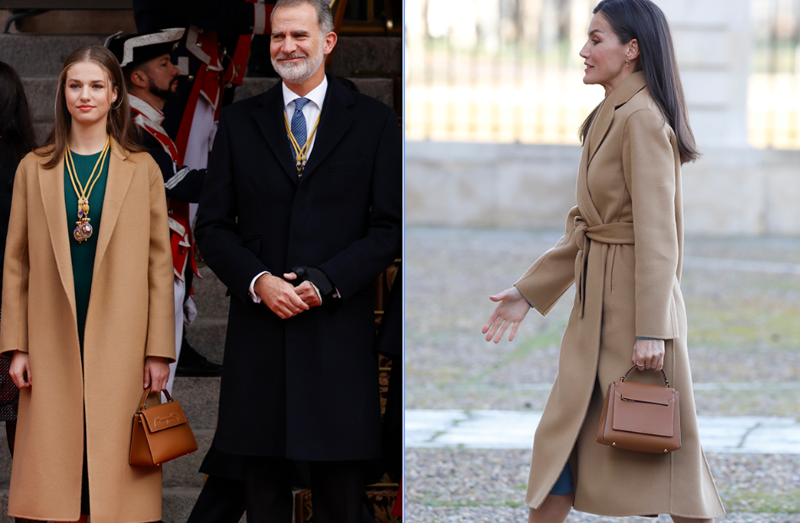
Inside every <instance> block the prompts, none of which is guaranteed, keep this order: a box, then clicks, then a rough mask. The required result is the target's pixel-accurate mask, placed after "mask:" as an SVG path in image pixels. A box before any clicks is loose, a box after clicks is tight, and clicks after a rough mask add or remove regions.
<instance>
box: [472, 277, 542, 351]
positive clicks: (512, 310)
mask: <svg viewBox="0 0 800 523" xmlns="http://www.w3.org/2000/svg"><path fill="white" fill-rule="evenodd" d="M489 299H490V300H492V301H494V302H499V304H498V305H497V308H495V310H494V312H493V313H492V315H491V316H489V319H488V320H486V324H485V325H484V326H483V329H482V330H481V332H483V333H484V334H486V341H492V338H494V342H495V343H499V342H500V340H501V339H503V335H504V334H505V333H506V330H507V329H508V328H509V327H511V333H510V334H509V335H508V341H512V340H513V339H514V336H516V335H517V329H518V328H519V324H520V323H521V322H522V320H524V319H525V315H526V314H528V311H529V310H531V307H530V305H528V302H527V301H526V300H525V298H523V297H522V294H520V293H519V291H518V290H517V288H516V287H511V288H510V289H506V290H504V291H503V292H501V293H499V294H495V295H494V296H489ZM495 333H496V334H497V335H496V336H495Z"/></svg>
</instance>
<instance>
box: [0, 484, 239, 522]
mask: <svg viewBox="0 0 800 523" xmlns="http://www.w3.org/2000/svg"><path fill="white" fill-rule="evenodd" d="M200 488H201V487H199V486H198V487H164V489H163V495H162V509H161V520H162V521H163V522H164V523H184V522H185V521H186V520H187V519H189V514H191V513H192V508H193V507H194V503H195V501H196V500H197V496H199V495H200ZM246 521H247V520H246V518H245V516H244V515H243V516H242V518H241V519H240V520H239V523H245V522H246ZM0 523H15V522H14V518H13V517H10V516H9V515H8V482H6V483H5V486H4V487H3V488H0Z"/></svg>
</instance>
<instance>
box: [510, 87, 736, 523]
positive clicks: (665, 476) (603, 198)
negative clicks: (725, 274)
mask: <svg viewBox="0 0 800 523" xmlns="http://www.w3.org/2000/svg"><path fill="white" fill-rule="evenodd" d="M577 203H578V205H577V206H576V207H575V208H573V209H572V210H571V211H570V213H569V216H568V218H567V226H566V232H565V234H564V236H563V237H562V238H561V239H560V240H559V241H558V243H557V244H556V245H555V247H553V248H552V249H550V250H549V251H547V252H546V253H545V254H543V255H542V256H541V257H540V258H539V259H538V260H537V261H536V262H535V263H534V264H533V265H532V266H531V267H530V268H529V269H528V271H527V272H525V274H524V275H523V276H522V277H521V278H520V279H519V281H517V282H516V283H515V286H516V287H517V289H518V290H519V291H520V293H521V294H522V295H523V296H524V297H525V298H526V299H527V300H528V301H529V302H530V303H531V304H532V305H533V307H534V308H536V309H537V310H538V311H539V312H540V313H542V314H547V313H548V312H549V311H550V309H551V308H552V307H553V305H555V303H556V302H557V301H558V299H559V298H560V297H561V296H562V295H563V294H564V293H565V292H566V291H567V290H568V289H569V288H570V286H571V285H572V284H573V283H576V293H575V302H574V306H573V309H572V314H571V315H570V319H569V323H568V325H567V330H566V332H565V333H564V338H563V341H562V344H561V353H560V357H559V365H558V369H559V370H558V377H557V378H556V380H555V383H554V384H553V389H552V391H551V393H550V397H549V399H548V401H547V405H546V407H545V410H544V414H543V416H542V419H541V422H540V424H539V427H538V429H537V431H536V436H535V440H534V444H533V456H532V462H531V472H530V479H529V482H528V492H527V496H526V502H527V503H528V505H530V506H531V507H534V508H538V507H539V506H541V504H542V502H543V501H544V499H545V498H546V497H547V495H548V493H549V492H550V490H551V489H552V487H553V485H554V484H555V482H556V480H557V478H558V477H559V475H560V474H561V472H562V470H563V468H564V465H565V463H567V462H569V464H570V467H571V470H572V473H573V478H574V481H575V504H574V507H575V509H577V510H580V511H583V512H591V513H595V514H601V515H608V516H627V515H651V514H663V513H670V514H674V515H678V516H684V517H692V518H709V517H716V516H719V515H721V514H723V513H724V509H723V507H722V502H721V501H720V498H719V495H718V493H717V489H716V487H715V485H714V480H713V478H712V477H711V472H710V470H709V467H708V463H707V462H706V459H705V455H704V454H703V450H702V448H701V446H700V441H699V436H698V428H697V416H696V414H695V405H694V396H693V394H692V381H691V373H690V370H689V356H688V354H687V350H686V311H685V307H684V303H683V297H682V295H681V290H680V277H681V263H682V257H683V206H682V201H681V163H680V156H679V152H678V146H677V142H676V138H675V134H674V132H673V130H672V129H671V128H670V126H669V124H668V123H667V122H666V120H665V118H664V117H663V115H662V113H661V111H660V110H659V108H658V106H657V105H656V103H655V101H654V100H653V99H652V97H651V96H650V94H649V92H648V89H647V87H646V80H645V76H644V73H642V72H637V73H634V74H632V75H631V76H629V77H628V78H627V79H625V81H624V82H623V83H622V84H621V85H620V86H618V87H617V88H616V89H615V90H614V91H612V93H611V94H610V95H608V97H607V98H606V99H605V101H604V102H603V104H602V107H601V109H600V111H599V112H598V114H597V116H596V118H595V120H594V122H593V124H592V127H591V129H590V132H589V135H588V138H587V140H586V143H585V144H584V148H583V156H582V158H581V163H580V168H579V173H578V186H577ZM637 336H639V337H649V338H658V339H664V340H666V354H665V357H664V369H665V371H666V373H667V375H668V376H669V379H670V381H671V382H672V383H673V386H674V387H675V389H676V390H678V391H679V393H680V400H681V404H680V415H681V443H682V447H681V448H680V450H677V451H675V452H671V453H669V454H646V453H642V452H632V451H626V450H620V449H617V448H612V447H607V446H604V445H601V444H599V443H597V442H596V441H595V436H596V431H597V425H598V423H599V420H600V413H601V410H602V406H603V400H604V396H605V394H606V392H607V389H608V385H609V383H611V382H612V381H614V380H618V379H619V378H620V376H622V375H623V374H624V373H625V372H626V371H627V370H628V369H629V368H630V367H631V365H632V362H631V357H632V354H633V347H634V344H635V342H636V337H637ZM629 379H630V380H633V381H637V382H644V383H652V384H661V385H663V384H664V383H663V378H662V377H661V373H655V372H652V371H643V372H635V373H634V374H632V377H630V378H629Z"/></svg>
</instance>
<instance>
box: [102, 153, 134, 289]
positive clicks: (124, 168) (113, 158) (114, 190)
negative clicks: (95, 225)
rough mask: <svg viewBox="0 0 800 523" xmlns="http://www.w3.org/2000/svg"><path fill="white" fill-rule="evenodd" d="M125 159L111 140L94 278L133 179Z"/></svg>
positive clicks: (125, 156)
mask: <svg viewBox="0 0 800 523" xmlns="http://www.w3.org/2000/svg"><path fill="white" fill-rule="evenodd" d="M127 157H128V153H127V152H126V151H124V150H123V149H122V147H120V146H119V144H118V143H117V142H116V141H114V140H113V139H112V140H111V154H110V155H109V164H108V184H107V185H106V194H105V197H104V198H103V219H102V222H101V223H100V233H99V236H98V238H97V253H96V254H95V256H94V269H93V271H94V275H95V276H97V270H98V268H99V267H100V264H101V263H102V261H103V256H104V255H105V253H106V249H107V248H108V243H109V242H110V241H111V235H112V234H113V233H114V226H115V225H116V223H117V218H118V217H119V212H120V210H121V209H122V202H123V200H124V199H125V194H127V192H128V187H130V185H131V180H132V179H133V166H132V165H130V164H129V163H128V162H126V161H125V159H126V158H127Z"/></svg>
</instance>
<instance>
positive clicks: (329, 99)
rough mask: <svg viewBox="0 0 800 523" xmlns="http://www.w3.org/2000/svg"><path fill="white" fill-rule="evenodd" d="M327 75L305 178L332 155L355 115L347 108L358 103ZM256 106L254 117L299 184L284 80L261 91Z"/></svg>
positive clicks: (270, 144) (282, 162)
mask: <svg viewBox="0 0 800 523" xmlns="http://www.w3.org/2000/svg"><path fill="white" fill-rule="evenodd" d="M327 78H328V91H327V93H325V102H324V103H323V105H322V113H321V114H320V121H319V128H318V129H317V137H316V139H315V141H314V149H313V150H312V151H311V156H310V157H309V159H308V163H307V164H306V168H305V171H304V174H303V179H304V180H307V179H308V177H309V176H310V175H311V174H313V172H314V170H315V169H316V168H317V167H318V166H319V165H320V163H321V162H322V161H323V160H324V159H325V158H326V157H327V156H328V154H330V152H331V151H332V150H333V148H334V146H336V144H337V143H338V142H339V140H341V138H342V137H343V136H344V134H345V132H346V131H347V129H348V127H350V125H351V124H352V122H353V116H352V115H351V114H350V111H349V109H348V107H350V106H352V105H353V104H355V100H354V99H353V95H352V94H351V93H350V91H348V90H347V88H346V87H344V86H343V85H342V84H341V83H339V82H338V81H337V80H336V79H335V78H334V77H333V76H330V75H328V77H327ZM257 105H259V106H260V107H259V108H258V109H256V110H255V111H254V113H253V116H254V117H255V119H256V122H257V123H258V127H259V128H260V129H261V132H262V134H263V135H264V138H265V139H266V140H267V143H268V144H269V146H270V148H271V149H272V151H273V152H274V153H275V156H276V157H277V158H278V161H279V162H280V164H281V165H282V166H283V169H284V171H286V174H287V176H289V178H290V179H291V180H292V183H294V184H297V183H298V182H299V181H298V179H297V169H296V167H295V165H294V162H292V154H291V150H292V149H291V147H292V146H291V145H290V144H289V138H288V137H287V135H286V129H285V127H284V125H283V114H284V110H285V107H284V103H283V90H282V87H281V83H278V84H277V85H275V86H274V87H273V88H272V89H270V90H269V91H267V92H266V93H264V94H262V95H261V96H260V97H259V99H258V100H257Z"/></svg>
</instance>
